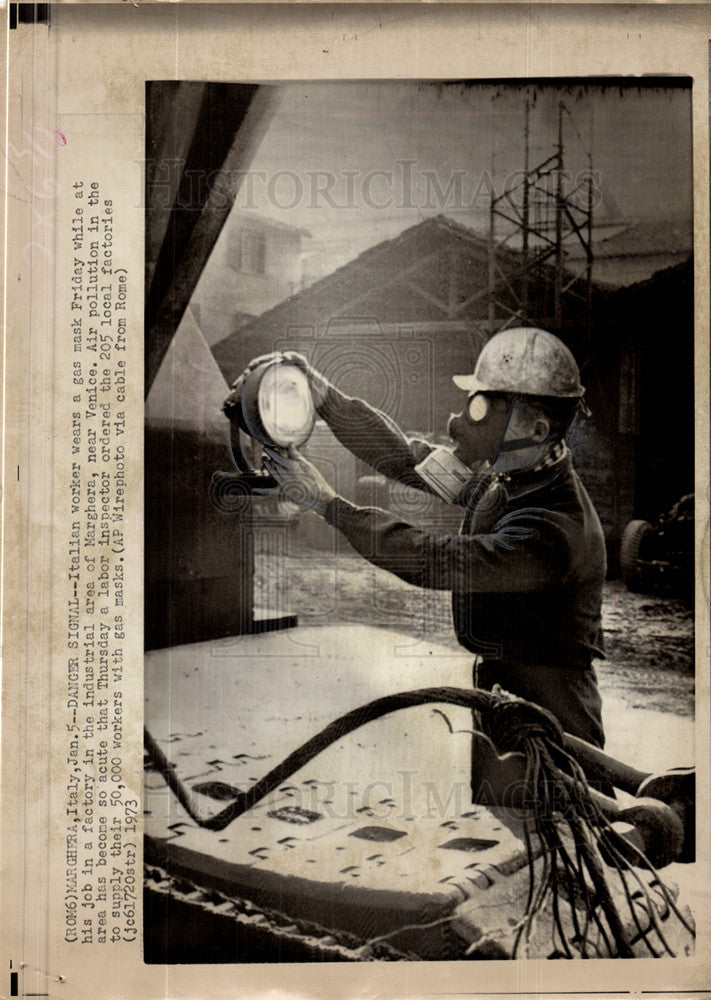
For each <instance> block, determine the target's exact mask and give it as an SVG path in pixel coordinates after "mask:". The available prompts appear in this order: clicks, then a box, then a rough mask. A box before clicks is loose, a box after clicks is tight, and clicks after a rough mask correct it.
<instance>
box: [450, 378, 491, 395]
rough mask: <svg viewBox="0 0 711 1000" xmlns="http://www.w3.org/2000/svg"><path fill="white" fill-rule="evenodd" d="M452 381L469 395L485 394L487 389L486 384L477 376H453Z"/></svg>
mask: <svg viewBox="0 0 711 1000" xmlns="http://www.w3.org/2000/svg"><path fill="white" fill-rule="evenodd" d="M452 381H453V382H454V384H455V385H456V387H457V388H458V389H462V390H463V391H464V392H468V393H472V392H483V391H484V390H485V389H486V386H485V385H484V383H483V382H481V381H480V380H479V379H478V378H477V377H476V375H453V376H452Z"/></svg>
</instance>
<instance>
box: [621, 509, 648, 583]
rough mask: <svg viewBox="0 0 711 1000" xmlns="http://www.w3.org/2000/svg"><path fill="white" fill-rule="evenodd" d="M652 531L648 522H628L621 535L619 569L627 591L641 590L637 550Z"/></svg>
mask: <svg viewBox="0 0 711 1000" xmlns="http://www.w3.org/2000/svg"><path fill="white" fill-rule="evenodd" d="M653 530H654V529H653V527H652V525H651V524H650V523H649V521H630V523H629V524H628V525H627V527H626V528H625V530H624V532H623V533H622V542H621V544H620V569H621V570H622V579H623V580H624V581H625V585H626V586H627V587H628V589H629V590H632V591H635V590H638V589H640V588H641V586H642V583H643V580H642V574H641V572H640V568H639V548H640V545H641V544H642V539H643V538H646V536H647V535H648V534H650V532H652V531H653Z"/></svg>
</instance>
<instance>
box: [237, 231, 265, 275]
mask: <svg viewBox="0 0 711 1000" xmlns="http://www.w3.org/2000/svg"><path fill="white" fill-rule="evenodd" d="M265 257H266V240H265V238H264V233H260V232H257V231H256V230H254V229H243V230H242V232H241V233H240V243H239V259H238V261H237V270H238V271H246V272H247V273H248V274H264V262H265Z"/></svg>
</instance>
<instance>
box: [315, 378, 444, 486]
mask: <svg viewBox="0 0 711 1000" xmlns="http://www.w3.org/2000/svg"><path fill="white" fill-rule="evenodd" d="M319 414H320V416H321V417H322V418H323V419H324V420H325V421H326V423H327V424H328V426H329V427H330V429H331V431H332V432H333V434H334V435H335V436H336V437H337V438H338V440H339V441H340V442H341V444H342V445H344V446H345V447H346V448H347V449H348V450H349V451H350V452H351V453H352V454H353V455H355V456H356V457H357V458H360V459H362V461H364V462H365V463H366V464H367V465H369V466H370V467H371V468H372V469H374V470H375V471H376V472H380V473H382V475H384V476H387V477H388V479H396V480H398V481H399V482H402V483H405V484H406V485H407V486H411V487H414V488H415V489H419V490H425V491H427V492H431V491H430V489H429V487H428V486H427V485H426V484H425V483H424V482H423V480H421V479H420V477H419V476H418V475H417V473H416V472H415V466H416V465H417V464H418V463H419V462H421V461H423V459H425V458H426V457H427V455H429V454H430V452H431V451H432V450H433V447H432V445H431V444H429V442H427V441H423V440H420V439H418V438H407V437H406V436H405V435H404V434H403V432H402V431H401V430H400V428H399V427H398V426H397V424H396V423H395V421H394V420H391V419H390V417H388V416H387V415H386V414H385V413H381V411H380V410H376V409H375V408H374V407H372V406H370V405H369V404H368V403H366V402H365V401H364V400H362V399H355V398H353V397H351V396H346V395H345V393H342V392H341V391H340V390H339V389H336V388H335V386H332V385H331V386H329V388H328V392H327V394H326V398H325V400H324V402H323V403H322V404H321V406H320V407H319Z"/></svg>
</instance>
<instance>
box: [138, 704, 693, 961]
mask: <svg viewBox="0 0 711 1000" xmlns="http://www.w3.org/2000/svg"><path fill="white" fill-rule="evenodd" d="M432 703H434V704H437V703H439V704H449V705H459V706H463V707H465V708H470V709H472V710H473V711H475V712H476V713H477V714H478V716H479V718H480V719H481V720H482V729H483V731H484V732H485V733H486V735H487V736H488V737H489V738H490V739H491V741H492V742H493V744H494V746H495V747H496V749H497V751H498V753H499V754H503V753H507V752H510V751H511V752H516V753H520V754H522V755H523V757H524V759H525V778H526V780H525V785H526V788H527V794H528V800H527V802H526V806H527V807H528V809H527V815H528V816H529V817H530V822H529V823H524V827H523V828H524V839H525V844H526V851H527V857H528V871H529V885H528V897H527V900H526V904H525V912H524V915H523V917H522V919H521V920H520V921H519V923H518V926H517V930H516V933H515V939H514V943H513V949H512V957H514V958H515V957H517V956H520V955H521V954H522V952H525V951H527V948H528V945H529V943H530V942H531V939H532V935H533V932H534V928H535V924H536V919H537V917H538V916H540V915H541V914H542V913H543V911H544V910H545V909H546V908H547V907H548V906H549V905H550V908H551V913H552V919H553V928H554V937H555V939H556V947H557V950H558V954H560V955H561V957H566V958H578V957H599V956H600V955H606V956H617V957H620V958H631V957H634V955H635V951H634V948H635V946H641V947H642V949H646V953H647V954H648V955H651V956H652V957H659V956H660V955H662V954H667V955H670V956H674V952H673V950H672V948H671V946H670V944H669V942H668V940H667V937H666V936H665V933H664V928H663V927H662V920H661V917H660V912H659V907H660V902H661V901H663V903H664V904H665V907H666V908H668V909H669V910H670V911H671V912H672V913H673V914H674V915H675V917H676V918H677V920H678V921H680V923H681V924H682V925H683V927H684V928H685V929H686V930H687V931H688V932H689V934H691V935H692V936H693V935H694V928H693V926H692V924H691V923H690V922H689V920H688V919H687V918H686V917H685V915H684V914H682V912H681V910H680V909H679V907H678V906H677V904H676V901H675V899H674V896H673V894H672V892H671V891H670V890H669V889H668V888H667V887H666V886H665V885H664V884H663V882H662V881H661V879H660V878H659V876H658V874H657V872H656V871H655V869H654V867H653V866H652V864H651V863H650V861H649V860H648V859H647V858H646V856H645V855H644V854H643V853H642V852H641V851H640V850H639V849H638V848H636V847H635V846H634V845H633V844H632V843H631V842H630V841H629V840H628V839H627V838H625V837H623V836H622V834H621V833H620V832H618V830H616V829H615V828H614V826H613V825H612V824H611V823H610V821H609V820H608V819H607V817H606V816H605V814H604V813H603V812H602V810H601V809H600V807H599V805H598V804H597V802H596V801H595V798H594V796H593V794H592V792H591V789H590V787H589V785H588V782H587V779H586V776H585V773H584V772H583V770H582V768H581V766H580V765H579V763H578V762H577V761H576V760H575V758H574V757H572V756H571V755H570V754H569V753H567V752H566V750H565V749H564V734H563V731H562V729H561V727H560V725H559V723H558V722H557V720H556V719H555V718H554V716H552V715H551V714H550V713H549V712H547V711H546V710H545V709H542V708H540V707H539V706H537V705H534V704H532V703H531V702H527V701H523V700H522V699H520V698H515V697H513V696H511V695H508V694H506V693H505V692H497V691H494V692H491V691H482V690H478V689H476V688H475V689H469V690H466V689H461V688H451V687H440V688H421V689H418V690H415V691H405V692H398V693H395V694H392V695H387V696H385V697H383V698H378V699H376V700H375V701H371V702H369V703H368V704H366V705H362V706H360V707H359V708H356V709H354V710H353V711H351V712H348V713H347V714H346V715H343V716H341V717H340V718H338V719H336V720H334V721H333V722H331V723H330V724H329V725H328V726H326V728H325V729H323V730H321V732H319V733H317V734H316V735H315V736H313V737H312V738H311V739H310V740H308V741H307V742H306V743H304V744H302V746H300V747H299V748H298V749H296V750H295V751H294V752H293V753H291V754H290V755H289V756H288V757H287V758H286V759H285V760H283V761H282V762H281V763H280V764H278V765H277V766H276V767H275V768H273V769H272V770H271V771H269V773H268V774H266V775H265V776H264V777H263V778H262V779H261V780H260V781H258V782H257V783H256V784H255V785H253V786H252V787H251V788H250V789H248V790H246V791H244V792H238V793H236V797H235V799H234V800H233V801H232V802H230V803H229V805H227V806H226V807H225V808H224V809H223V810H222V811H221V812H219V813H216V814H212V815H204V814H202V812H201V807H200V806H199V805H198V804H197V801H196V798H195V793H194V792H193V791H192V789H190V788H188V787H187V786H185V785H184V784H183V782H182V781H181V780H180V779H179V777H178V776H177V774H176V773H175V769H174V767H173V765H172V764H170V762H169V761H168V760H167V759H166V757H165V755H164V753H163V751H162V750H161V748H160V747H159V746H158V744H157V743H156V741H155V740H154V739H153V737H152V736H151V735H150V733H149V732H148V731H147V730H145V731H144V739H145V746H146V750H147V752H148V755H149V757H150V759H151V761H152V763H153V766H154V767H155V768H156V770H158V771H159V772H160V773H161V775H162V776H163V778H164V779H165V781H166V783H167V784H168V786H169V787H170V788H171V790H172V791H173V792H174V794H175V795H176V796H177V798H178V800H179V801H180V803H181V804H182V805H183V807H184V808H185V810H186V811H187V812H188V814H189V815H190V817H191V819H193V820H194V822H195V823H197V824H198V825H199V826H202V827H206V828H208V829H211V830H223V829H224V828H225V827H226V826H227V825H228V824H229V823H231V822H232V821H233V820H234V819H236V818H237V817H238V816H241V815H242V814H243V813H244V812H246V811H247V810H248V809H251V808H252V807H253V806H254V805H256V804H257V802H259V801H260V800H261V799H263V798H264V797H265V796H266V795H268V794H269V793H270V792H271V791H273V790H274V789H275V788H277V787H278V786H279V785H281V784H282V783H283V782H284V781H285V780H286V779H287V778H289V777H291V775H293V774H294V773H295V772H296V771H298V770H299V769H300V768H301V767H303V766H304V765H305V764H306V763H308V762H309V761H310V760H312V759H313V758H314V757H315V756H316V755H317V754H319V753H320V752H321V751H322V750H325V749H326V747H328V746H330V745H331V744H333V743H335V742H336V741H337V740H339V739H341V738H342V737H344V736H345V735H347V734H348V733H350V732H352V731H353V730H355V729H357V728H358V727H360V726H362V725H364V724H365V723H367V722H371V721H373V720H374V719H377V718H380V717H381V716H383V715H387V714H389V713H390V712H393V711H397V710H401V709H404V708H409V707H412V706H414V705H424V704H432ZM203 808H204V807H203ZM645 876H646V877H645ZM648 876H651V879H650V878H648ZM614 882H617V883H618V884H619V891H618V892H615V891H614ZM648 882H651V883H653V885H654V894H655V895H656V894H658V897H659V898H658V899H654V898H653V894H652V893H650V887H649V885H648ZM616 899H620V900H621V901H622V904H623V909H624V911H626V912H625V913H623V912H621V909H620V907H619V906H618V903H617V902H616ZM563 902H565V903H567V905H568V909H569V910H570V913H571V920H572V927H573V929H574V935H573V937H572V939H571V937H570V935H569V934H566V931H565V927H564V920H563V915H562V913H561V904H562V903H563ZM627 916H628V919H626V918H627ZM572 944H574V948H575V950H574V948H573V947H571V945H572Z"/></svg>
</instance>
